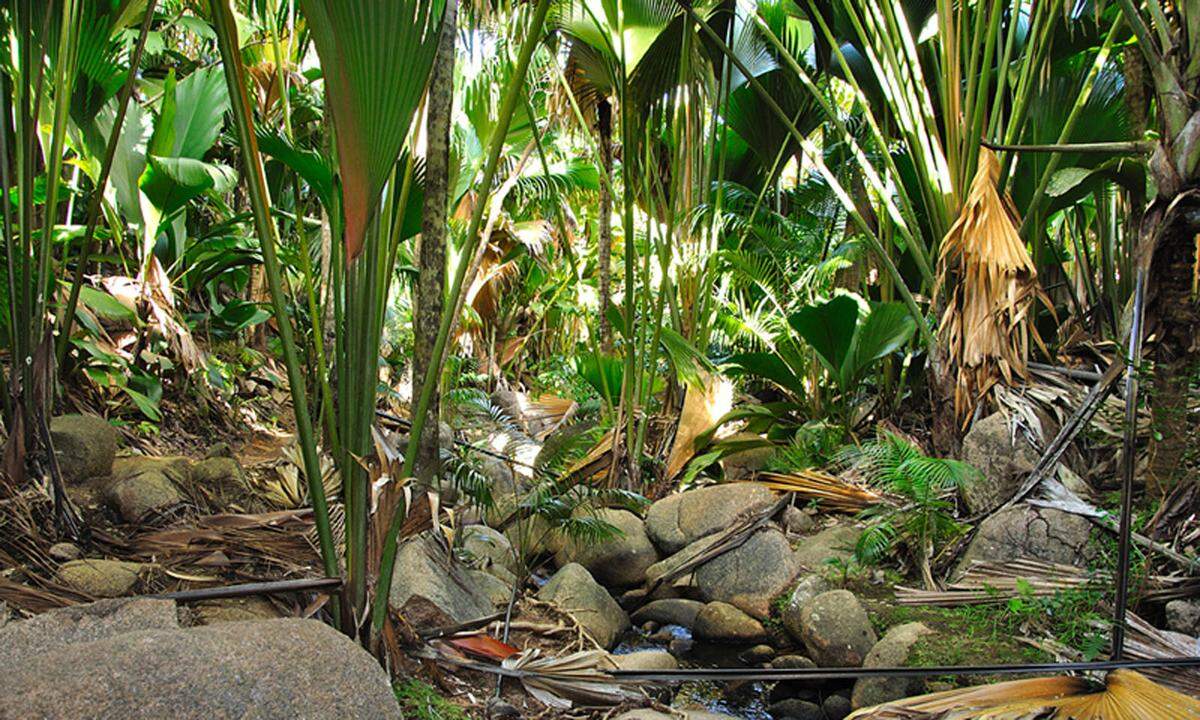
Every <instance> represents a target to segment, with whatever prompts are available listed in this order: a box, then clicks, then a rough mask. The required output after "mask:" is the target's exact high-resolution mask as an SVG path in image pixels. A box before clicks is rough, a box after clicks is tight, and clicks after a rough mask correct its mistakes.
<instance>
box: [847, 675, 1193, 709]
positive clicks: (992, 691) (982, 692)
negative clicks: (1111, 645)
mask: <svg viewBox="0 0 1200 720" xmlns="http://www.w3.org/2000/svg"><path fill="white" fill-rule="evenodd" d="M1198 717H1200V701H1197V700H1195V699H1194V698H1191V697H1188V696H1187V695H1183V694H1181V693H1178V692H1175V691H1174V690H1171V689H1169V688H1166V687H1163V686H1162V685H1158V684H1156V683H1155V682H1153V681H1152V680H1150V679H1149V678H1147V677H1146V676H1144V675H1142V674H1140V673H1138V672H1135V671H1133V670H1114V671H1112V672H1110V673H1109V674H1108V676H1107V677H1106V678H1105V683H1104V685H1102V686H1097V685H1095V684H1094V683H1091V682H1089V681H1088V680H1087V679H1085V678H1082V677H1073V676H1059V677H1050V678H1034V679H1029V680H1012V681H1009V682H1002V683H996V684H993V685H981V686H977V687H968V688H960V689H957V690H947V691H945V692H939V693H933V694H930V695H920V696H918V697H912V698H906V699H904V700H898V701H896V702H891V703H886V704H884V705H879V706H876V707H873V708H864V709H862V710H859V711H858V712H856V713H854V714H852V715H850V718H851V720H935V719H936V720H968V718H969V719H971V720H1024V719H1026V718H1045V719H1046V720H1051V719H1057V720H1146V719H1147V718H1155V719H1156V720H1189V719H1191V720H1194V719H1195V718H1198Z"/></svg>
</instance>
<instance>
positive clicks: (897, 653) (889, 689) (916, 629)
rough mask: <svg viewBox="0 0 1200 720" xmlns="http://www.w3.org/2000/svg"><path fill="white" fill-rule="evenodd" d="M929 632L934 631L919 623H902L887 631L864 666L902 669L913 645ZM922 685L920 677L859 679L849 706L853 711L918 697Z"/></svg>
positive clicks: (864, 661) (866, 659)
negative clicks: (912, 696)
mask: <svg viewBox="0 0 1200 720" xmlns="http://www.w3.org/2000/svg"><path fill="white" fill-rule="evenodd" d="M931 632H933V631H932V630H930V629H929V628H927V627H925V625H923V624H921V623H919V622H911V623H905V624H903V625H897V626H895V627H893V628H890V629H888V631H887V632H886V633H884V634H883V637H882V638H880V639H879V642H877V643H875V646H874V647H872V648H871V652H869V653H867V657H866V658H865V659H864V660H863V667H865V668H876V667H903V666H904V665H905V664H906V663H907V662H908V657H909V655H910V654H911V653H912V649H913V646H915V645H916V644H917V641H918V640H920V639H921V638H922V637H923V636H925V635H928V634H930V633H931ZM923 686H924V681H923V680H922V679H921V678H904V677H861V678H859V679H858V680H856V681H855V682H854V692H853V694H852V695H851V696H850V703H851V705H852V706H853V707H855V708H861V707H870V706H872V705H879V704H880V703H885V702H890V701H892V700H899V699H900V698H904V697H909V696H910V695H918V694H920V693H921V692H922V690H923Z"/></svg>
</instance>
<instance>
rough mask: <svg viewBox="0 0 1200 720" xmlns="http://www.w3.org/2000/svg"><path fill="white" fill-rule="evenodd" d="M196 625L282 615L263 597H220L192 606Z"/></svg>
mask: <svg viewBox="0 0 1200 720" xmlns="http://www.w3.org/2000/svg"><path fill="white" fill-rule="evenodd" d="M193 613H194V617H195V621H196V624H197V625H215V624H217V623H225V622H245V621H247V620H274V619H275V618H279V617H283V615H282V614H281V613H280V612H279V610H278V608H276V607H275V606H274V605H272V604H271V601H270V600H268V599H266V598H265V597H255V596H251V597H241V598H220V599H217V600H205V601H204V602H201V603H197V604H196V605H195V607H194V608H193Z"/></svg>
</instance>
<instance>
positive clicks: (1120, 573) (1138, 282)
mask: <svg viewBox="0 0 1200 720" xmlns="http://www.w3.org/2000/svg"><path fill="white" fill-rule="evenodd" d="M1145 301H1146V267H1145V265H1144V264H1142V263H1139V264H1138V269H1137V273H1136V276H1135V280H1134V289H1133V320H1132V321H1131V323H1130V328H1129V351H1128V352H1127V353H1126V360H1125V428H1124V429H1125V437H1124V438H1123V442H1122V448H1121V522H1120V525H1119V526H1118V529H1117V543H1118V545H1117V597H1116V601H1115V603H1114V605H1115V608H1114V613H1115V617H1114V618H1113V629H1112V648H1113V651H1112V657H1113V659H1114V660H1120V659H1121V656H1122V655H1123V654H1124V652H1125V610H1126V606H1127V605H1128V603H1129V548H1130V533H1131V530H1132V518H1133V466H1134V460H1135V458H1134V452H1135V451H1134V444H1135V442H1136V440H1137V406H1138V377H1137V374H1138V366H1139V365H1140V364H1141V357H1142V312H1143V306H1144V304H1145Z"/></svg>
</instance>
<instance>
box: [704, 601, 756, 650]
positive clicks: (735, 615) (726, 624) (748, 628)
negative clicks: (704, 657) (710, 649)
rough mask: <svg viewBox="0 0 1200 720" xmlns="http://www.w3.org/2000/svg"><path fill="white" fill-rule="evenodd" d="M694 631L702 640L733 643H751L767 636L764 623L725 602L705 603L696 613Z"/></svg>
mask: <svg viewBox="0 0 1200 720" xmlns="http://www.w3.org/2000/svg"><path fill="white" fill-rule="evenodd" d="M693 632H694V633H695V635H696V637H697V638H699V639H700V640H707V641H709V642H716V643H730V644H733V645H750V644H752V643H758V642H762V641H763V640H765V639H766V637H767V632H766V630H765V629H764V628H763V626H762V623H760V622H759V621H757V620H755V619H754V618H752V617H750V616H749V615H747V614H746V613H744V612H742V611H741V610H739V609H737V608H736V607H734V606H733V605H730V604H728V603H723V602H710V603H709V604H707V605H705V606H704V607H703V608H702V609H701V610H700V612H699V613H698V614H697V615H696V623H695V627H694V628H693Z"/></svg>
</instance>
